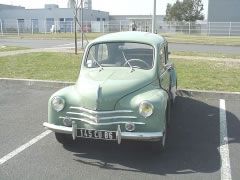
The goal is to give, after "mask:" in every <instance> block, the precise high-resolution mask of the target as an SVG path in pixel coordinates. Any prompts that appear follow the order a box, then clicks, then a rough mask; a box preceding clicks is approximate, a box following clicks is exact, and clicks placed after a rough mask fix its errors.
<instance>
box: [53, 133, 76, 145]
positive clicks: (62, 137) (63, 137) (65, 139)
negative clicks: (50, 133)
mask: <svg viewBox="0 0 240 180" xmlns="http://www.w3.org/2000/svg"><path fill="white" fill-rule="evenodd" d="M55 137H56V140H57V141H58V142H59V143H61V144H65V145H68V144H73V142H74V140H73V138H72V136H71V135H70V134H63V133H55Z"/></svg>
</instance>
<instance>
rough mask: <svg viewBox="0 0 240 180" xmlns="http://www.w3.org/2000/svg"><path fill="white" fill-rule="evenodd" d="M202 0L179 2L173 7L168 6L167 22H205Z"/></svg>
mask: <svg viewBox="0 0 240 180" xmlns="http://www.w3.org/2000/svg"><path fill="white" fill-rule="evenodd" d="M202 11H203V4H202V0H183V1H179V0H177V1H176V3H174V4H173V5H171V4H168V5H167V9H166V16H165V18H164V19H165V20H166V21H191V22H195V21H197V20H203V19H204V16H203V14H202Z"/></svg>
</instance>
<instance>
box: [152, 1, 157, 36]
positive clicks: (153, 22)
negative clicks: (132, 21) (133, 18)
mask: <svg viewBox="0 0 240 180" xmlns="http://www.w3.org/2000/svg"><path fill="white" fill-rule="evenodd" d="M153 1H154V2H153V17H152V33H156V4H157V3H156V0H153Z"/></svg>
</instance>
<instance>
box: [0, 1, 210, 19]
mask: <svg viewBox="0 0 240 180" xmlns="http://www.w3.org/2000/svg"><path fill="white" fill-rule="evenodd" d="M175 1H176V0H157V14H165V11H166V6H167V3H174V2H175ZM33 2H34V3H33ZM67 2H68V0H32V1H31V0H0V3H1V4H12V5H20V6H24V7H26V8H43V7H44V4H58V5H59V6H60V7H61V8H64V7H67ZM202 2H203V3H204V14H205V15H206V14H207V5H208V0H202ZM92 3H93V9H96V10H104V11H108V12H110V14H114V15H123V14H131V15H133V14H142V15H145V14H146V15H149V14H152V7H153V0H92Z"/></svg>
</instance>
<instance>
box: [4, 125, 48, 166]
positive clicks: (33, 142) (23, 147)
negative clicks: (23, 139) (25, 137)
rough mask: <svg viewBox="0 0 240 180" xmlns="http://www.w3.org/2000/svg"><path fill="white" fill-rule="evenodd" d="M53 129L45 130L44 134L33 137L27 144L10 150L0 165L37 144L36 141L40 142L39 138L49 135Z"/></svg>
mask: <svg viewBox="0 0 240 180" xmlns="http://www.w3.org/2000/svg"><path fill="white" fill-rule="evenodd" d="M51 132H52V131H50V130H47V131H44V132H43V133H42V134H40V135H38V136H37V137H35V138H33V139H32V140H30V141H29V142H27V143H26V144H24V145H22V146H20V147H19V148H17V149H15V150H14V151H12V152H10V153H9V154H7V155H6V156H4V157H2V158H1V159H0V165H2V164H4V163H5V162H6V161H8V160H9V159H11V158H13V157H14V156H16V155H17V154H19V153H20V152H22V151H24V150H25V149H27V148H28V147H30V146H31V145H33V144H35V143H36V142H38V141H39V140H41V139H42V138H44V137H45V136H47V135H48V134H50V133H51Z"/></svg>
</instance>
